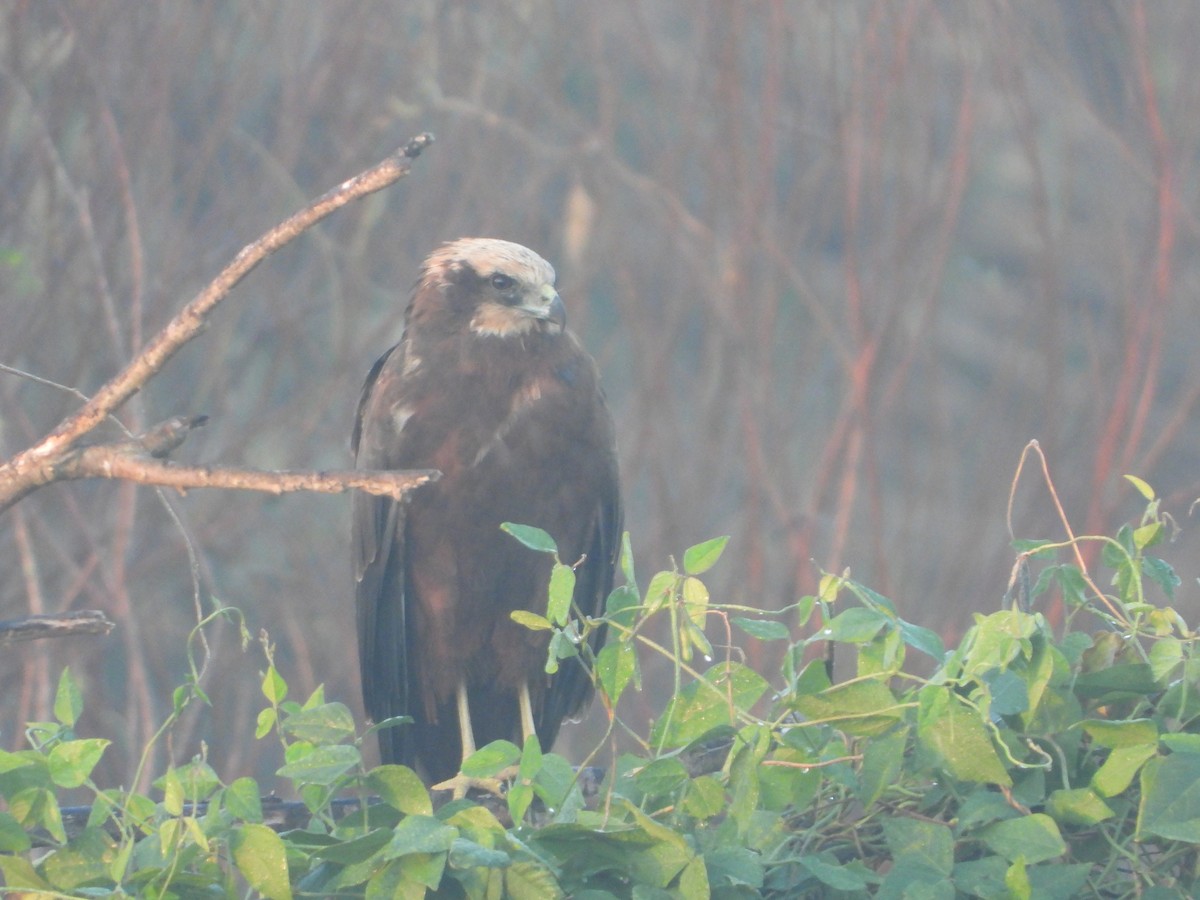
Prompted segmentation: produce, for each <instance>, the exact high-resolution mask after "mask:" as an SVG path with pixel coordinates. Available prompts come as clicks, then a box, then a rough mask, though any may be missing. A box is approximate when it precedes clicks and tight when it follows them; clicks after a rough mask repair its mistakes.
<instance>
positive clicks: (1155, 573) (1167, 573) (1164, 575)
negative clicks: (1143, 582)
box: [1142, 556, 1183, 600]
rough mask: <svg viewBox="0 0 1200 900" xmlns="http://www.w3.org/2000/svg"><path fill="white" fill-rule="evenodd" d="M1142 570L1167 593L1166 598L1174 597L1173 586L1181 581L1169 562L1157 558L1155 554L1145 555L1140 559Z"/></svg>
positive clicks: (1171, 598)
mask: <svg viewBox="0 0 1200 900" xmlns="http://www.w3.org/2000/svg"><path fill="white" fill-rule="evenodd" d="M1142 571H1143V572H1145V573H1146V577H1147V578H1149V579H1150V580H1151V581H1153V582H1154V583H1155V584H1157V585H1158V587H1159V589H1160V590H1161V591H1162V592H1163V593H1164V594H1166V595H1167V599H1168V600H1174V599H1175V588H1177V587H1179V585H1180V584H1182V583H1183V582H1182V581H1181V580H1180V578H1179V576H1178V575H1176V574H1175V570H1174V569H1173V568H1171V564H1170V563H1168V562H1167V561H1166V560H1163V559H1159V558H1158V557H1157V556H1147V557H1146V558H1145V559H1143V560H1142Z"/></svg>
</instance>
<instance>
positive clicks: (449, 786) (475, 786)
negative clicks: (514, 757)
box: [433, 770, 507, 800]
mask: <svg viewBox="0 0 1200 900" xmlns="http://www.w3.org/2000/svg"><path fill="white" fill-rule="evenodd" d="M506 776H507V770H506V771H505V772H501V773H499V775H498V776H497V777H495V778H475V777H474V776H471V775H464V774H462V773H461V772H459V773H458V774H457V775H455V776H454V777H453V778H447V779H446V780H445V781H443V782H442V783H441V784H435V785H434V786H433V790H435V791H453V794H452V797H453V799H455V800H461V799H462V798H463V797H465V796H467V793H468V792H469V791H487V792H488V793H489V794H494V795H495V796H497V797H503V796H504V791H505V788H506V787H507V784H506V783H505V782H506Z"/></svg>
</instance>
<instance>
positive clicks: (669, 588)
mask: <svg viewBox="0 0 1200 900" xmlns="http://www.w3.org/2000/svg"><path fill="white" fill-rule="evenodd" d="M678 582H679V576H678V575H676V574H675V573H674V572H667V571H663V572H655V573H654V577H653V578H651V579H650V586H649V587H647V588H646V604H645V605H646V612H648V613H651V612H654V611H655V610H658V609H662V608H663V607H664V606H666V605H667V604H668V603H669V602H670V601H671V598H672V597H673V596H674V595H675V590H676V585H677V584H678Z"/></svg>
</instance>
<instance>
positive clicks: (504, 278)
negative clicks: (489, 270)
mask: <svg viewBox="0 0 1200 900" xmlns="http://www.w3.org/2000/svg"><path fill="white" fill-rule="evenodd" d="M516 283H517V282H516V281H515V280H514V279H512V278H510V277H509V276H508V275H505V274H504V273H503V272H497V273H496V274H495V275H493V276H492V287H494V288H495V289H496V290H498V291H507V290H511V289H512V287H513V285H515V284H516Z"/></svg>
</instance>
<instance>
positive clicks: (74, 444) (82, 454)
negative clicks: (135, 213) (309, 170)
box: [0, 133, 433, 512]
mask: <svg viewBox="0 0 1200 900" xmlns="http://www.w3.org/2000/svg"><path fill="white" fill-rule="evenodd" d="M432 142H433V136H432V135H430V134H428V133H426V134H421V135H418V136H417V137H415V138H413V139H412V140H411V141H409V142H408V143H407V144H406V145H405V146H404V147H402V148H400V149H399V150H397V151H396V152H395V153H394V154H392V155H391V156H389V157H388V158H387V159H385V160H383V161H382V162H380V163H379V164H378V165H376V166H374V167H372V168H370V169H367V170H366V171H365V172H362V173H360V174H359V175H356V176H354V177H353V178H351V179H349V180H348V181H345V182H343V183H342V184H340V185H338V186H337V187H336V188H333V189H332V190H330V191H328V192H326V193H325V194H323V195H322V196H321V197H318V198H317V199H316V200H314V201H313V202H312V203H310V204H309V205H308V206H306V207H304V209H302V210H300V211H299V212H297V213H295V214H294V215H292V216H290V217H289V218H287V219H285V220H284V221H283V222H281V223H280V224H278V225H276V226H275V227H274V228H271V229H269V230H268V231H267V232H266V233H265V234H263V235H262V236H261V237H259V238H258V240H256V241H254V242H252V243H250V244H247V245H246V246H245V247H243V248H242V250H241V251H240V252H239V253H238V254H237V256H235V257H234V258H233V261H232V262H230V263H229V265H227V266H226V267H225V269H224V270H223V271H222V272H221V273H220V274H219V275H218V276H217V277H216V278H215V279H213V281H212V282H210V283H209V284H208V286H207V287H205V288H204V289H203V290H202V291H201V292H200V293H199V294H197V295H196V296H195V297H194V298H193V299H192V301H191V302H190V303H188V305H187V306H185V307H184V308H183V309H182V310H181V311H180V312H179V314H178V315H176V316H175V318H173V319H172V320H171V321H170V322H168V323H167V325H166V327H164V328H163V329H162V330H161V331H160V332H159V333H158V334H156V335H155V336H154V337H153V338H152V339H151V340H150V342H149V343H148V344H147V345H146V346H145V347H144V348H143V349H142V350H141V351H140V352H139V353H138V354H137V356H135V357H134V358H133V360H132V361H130V362H129V364H128V365H126V366H125V368H124V369H122V370H121V371H120V372H119V373H117V375H115V376H114V377H113V378H112V379H111V380H110V381H109V382H108V383H107V384H105V385H104V386H103V387H101V388H100V390H99V391H97V392H96V394H95V395H94V396H93V397H91V398H90V399H89V400H87V402H85V403H84V405H83V407H82V408H80V409H79V410H77V411H76V412H74V413H72V414H71V415H70V416H67V418H65V419H63V421H62V422H60V423H59V424H58V425H57V426H56V427H55V428H54V430H53V431H51V432H50V433H49V434H48V435H46V436H45V437H44V438H42V440H40V441H38V443H36V444H34V445H33V446H32V447H29V448H28V449H26V450H24V451H22V452H21V453H18V454H17V455H16V456H14V457H13V458H12V459H10V460H9V461H8V462H6V463H4V464H3V465H0V512H3V511H4V510H6V509H8V508H9V507H10V506H12V505H13V504H14V503H16V502H17V501H18V500H20V499H21V498H22V497H24V496H26V495H27V494H29V493H31V492H32V491H35V490H37V489H38V488H39V487H42V486H44V485H46V484H49V483H51V482H53V481H59V480H62V479H68V478H91V477H103V478H130V480H134V481H141V482H142V483H145V484H165V485H168V486H174V487H239V488H243V489H248V490H270V491H272V492H275V493H278V492H280V491H286V490H324V491H331V490H346V489H348V488H350V487H358V488H361V489H364V490H370V489H371V487H369V486H368V485H370V486H373V487H374V488H377V489H378V490H376V491H375V492H376V493H384V494H389V495H392V496H396V495H397V492H399V493H403V491H405V490H407V489H409V488H411V487H415V486H416V485H417V484H422V483H424V482H425V481H428V480H429V477H430V476H429V473H418V474H415V475H407V476H406V475H403V474H400V475H397V474H396V473H388V474H387V477H386V478H380V477H378V473H376V475H372V474H370V473H362V472H356V473H332V472H327V473H280V474H279V475H272V473H267V472H251V471H249V470H219V469H201V468H193V469H189V468H188V467H176V466H171V465H169V464H165V463H158V464H157V465H155V464H154V463H152V460H153V458H154V457H155V456H159V455H165V453H166V452H169V450H170V449H172V447H167V448H166V449H165V450H164V449H163V448H162V447H157V448H156V447H151V446H145V445H143V446H142V447H140V448H137V449H133V448H131V446H130V445H129V444H125V443H122V444H114V445H107V446H93V447H88V448H85V449H83V450H79V449H78V445H79V442H80V440H81V439H82V438H83V437H84V436H85V435H87V434H88V433H90V432H91V431H92V430H94V429H95V428H96V427H97V426H98V425H99V424H100V423H101V422H102V421H104V419H105V418H106V417H108V416H109V415H111V414H112V413H113V412H114V411H115V410H116V409H118V408H119V407H120V406H121V405H122V404H123V403H124V402H125V401H126V400H128V399H129V398H130V397H132V396H133V395H134V394H135V393H137V392H138V391H139V390H141V388H142V387H143V386H144V385H145V384H146V383H147V382H148V381H149V380H150V379H151V378H152V377H153V376H154V375H155V374H156V373H157V372H159V371H160V370H161V369H162V367H163V366H164V365H165V364H166V362H167V360H169V359H170V358H171V357H172V356H174V355H175V353H176V352H178V351H179V349H180V348H181V347H183V346H184V345H185V344H187V343H188V342H189V341H191V340H192V339H193V338H194V337H196V336H197V335H198V334H199V333H200V332H201V330H202V329H203V328H204V324H205V321H206V320H207V318H208V316H209V315H210V314H211V313H212V311H213V310H214V309H215V308H216V307H217V305H218V304H219V303H220V302H221V301H222V300H224V299H225V298H226V297H227V296H228V295H229V292H230V291H231V290H232V289H233V287H234V286H235V285H236V284H238V282H240V281H241V280H242V279H243V278H245V277H246V275H248V274H249V273H250V272H251V271H252V270H253V269H254V268H255V266H257V265H258V264H259V263H260V262H262V261H263V260H264V259H266V258H267V257H268V256H270V255H271V254H272V253H274V252H275V251H276V250H278V249H279V248H280V247H283V246H284V245H285V244H288V243H289V242H291V241H292V240H294V239H295V238H296V237H297V236H298V235H300V234H302V233H303V232H304V231H306V230H307V229H309V228H311V227H312V226H313V225H315V224H316V223H317V222H319V221H321V220H322V219H324V218H325V217H326V216H328V215H329V214H330V213H332V212H333V211H334V210H336V209H340V208H341V207H343V206H345V205H346V204H347V203H349V202H350V201H352V200H356V199H358V198H359V197H363V196H366V195H367V194H371V193H374V192H376V191H378V190H381V189H382V188H385V187H388V186H389V185H391V184H394V183H395V182H396V181H398V180H400V179H401V178H403V177H404V176H405V175H407V174H408V173H409V172H410V171H411V170H412V161H413V160H414V159H416V158H417V157H418V156H419V155H420V154H421V151H422V150H424V149H425V148H426V147H428V146H429V145H430V144H431V143H432ZM179 421H180V422H183V421H185V420H179ZM195 424H199V422H198V421H196V420H193V424H192V425H190V426H188V427H187V428H179V427H175V428H171V427H168V428H167V430H166V432H164V434H161V435H155V433H154V431H155V430H152V432H151V433H149V434H148V438H149V439H150V440H151V443H152V444H153V443H154V442H155V441H156V440H160V441H161V440H166V441H167V442H168V443H169V442H170V440H174V439H175V438H178V439H179V440H180V441H181V440H182V439H183V437H186V434H187V431H188V430H189V429H190V427H194V425H195ZM162 427H164V426H160V428H162ZM173 446H178V444H175V445H173ZM106 450H107V451H108V452H107V453H105V451H106ZM147 456H148V457H149V459H147V458H146V457H147ZM135 462H136V463H137V464H136V465H135V464H134V463H135ZM117 470H121V471H123V472H125V473H128V474H115V472H116V471H117ZM189 472H190V473H191V478H192V480H190V481H189V476H188V475H187V474H185V473H189ZM151 473H159V474H163V476H164V478H170V479H171V480H169V481H161V480H154V479H153V478H152V477H151ZM351 475H352V476H353V478H354V479H357V483H356V484H353V485H352V484H350V483H349V479H350V476H351ZM134 476H136V477H134ZM406 478H407V479H408V482H407V483H406V484H405V485H404V486H400V482H404V481H405V479H406ZM220 479H225V483H218V481H219V480H220ZM388 481H391V482H392V484H391V485H387V484H386V482H388Z"/></svg>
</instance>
